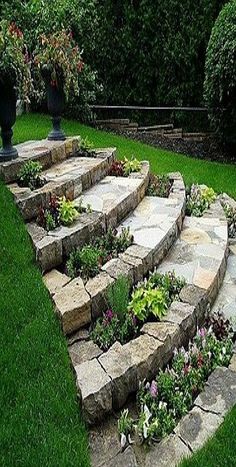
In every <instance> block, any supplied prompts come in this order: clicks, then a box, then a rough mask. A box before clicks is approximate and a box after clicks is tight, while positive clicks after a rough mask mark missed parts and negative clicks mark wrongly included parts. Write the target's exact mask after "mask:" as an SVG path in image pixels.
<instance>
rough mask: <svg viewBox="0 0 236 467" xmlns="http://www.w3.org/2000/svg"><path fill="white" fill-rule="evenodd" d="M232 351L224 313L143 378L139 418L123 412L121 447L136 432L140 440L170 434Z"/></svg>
mask: <svg viewBox="0 0 236 467" xmlns="http://www.w3.org/2000/svg"><path fill="white" fill-rule="evenodd" d="M232 353H233V332H232V329H231V326H230V323H229V321H228V320H224V318H223V316H222V315H221V314H218V315H214V316H212V317H211V318H210V319H209V321H208V323H207V327H203V328H201V329H199V330H198V332H197V334H196V336H195V337H194V339H193V341H192V342H190V344H189V347H188V350H185V349H184V348H183V347H182V348H181V349H180V350H177V349H175V351H174V356H173V359H172V362H171V365H170V366H168V367H167V368H166V369H165V370H164V371H163V370H160V371H159V373H158V374H157V377H156V379H154V380H153V381H151V382H146V381H144V382H143V383H141V385H140V389H139V391H138V394H137V406H138V411H139V414H138V419H137V420H134V419H133V420H132V419H131V417H130V415H129V412H128V411H127V410H126V411H124V412H122V414H121V417H120V420H119V423H118V430H119V434H120V437H121V444H122V447H125V445H126V444H127V443H129V442H130V440H131V435H132V434H134V433H136V434H137V436H138V439H139V440H140V441H141V442H148V443H150V442H151V441H160V440H161V439H162V438H163V437H164V436H166V435H168V434H170V433H171V432H172V431H173V429H174V427H175V426H176V424H177V423H178V421H179V420H180V418H181V417H182V416H183V415H185V414H186V413H187V412H188V411H189V410H190V409H191V407H192V406H193V402H194V400H195V398H196V397H197V395H198V394H199V392H200V391H202V390H203V388H204V384H205V382H206V381H207V379H208V377H209V375H210V374H211V373H212V371H213V370H214V369H215V368H216V367H217V366H228V365H229V362H230V359H231V357H232Z"/></svg>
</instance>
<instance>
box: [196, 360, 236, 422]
mask: <svg viewBox="0 0 236 467" xmlns="http://www.w3.org/2000/svg"><path fill="white" fill-rule="evenodd" d="M235 404H236V373H235V371H231V370H230V369H229V368H216V370H215V371H213V373H212V374H211V375H210V377H209V379H208V382H207V385H206V386H205V389H204V391H203V392H201V394H199V396H198V397H197V399H196V400H195V405H197V406H199V407H201V408H202V409H203V410H205V411H209V412H214V413H217V414H219V415H222V416H224V415H225V414H226V412H227V411H228V410H230V409H231V408H232V407H233V406H234V405H235Z"/></svg>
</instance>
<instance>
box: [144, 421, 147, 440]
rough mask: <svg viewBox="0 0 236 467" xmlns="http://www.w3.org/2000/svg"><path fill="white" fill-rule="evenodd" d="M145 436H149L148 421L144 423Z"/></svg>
mask: <svg viewBox="0 0 236 467" xmlns="http://www.w3.org/2000/svg"><path fill="white" fill-rule="evenodd" d="M143 437H144V439H147V437H148V425H147V424H146V423H144V424H143Z"/></svg>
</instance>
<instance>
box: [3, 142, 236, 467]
mask: <svg viewBox="0 0 236 467" xmlns="http://www.w3.org/2000/svg"><path fill="white" fill-rule="evenodd" d="M18 150H19V154H20V156H19V159H17V160H16V161H12V162H9V163H4V164H0V172H1V174H2V176H3V177H4V179H5V181H6V182H7V183H8V186H9V188H10V190H11V191H12V193H13V195H14V197H15V201H16V203H17V205H18V207H19V209H20V210H21V212H22V215H23V218H24V219H25V221H26V226H27V229H28V232H29V235H30V237H31V239H32V242H33V246H34V249H35V255H36V260H37V262H38V265H39V267H40V268H41V271H42V273H43V279H44V283H45V285H46V287H47V288H48V291H49V293H50V296H51V298H52V301H53V303H54V306H55V311H56V313H57V314H58V316H59V319H60V322H61V326H62V329H63V332H64V333H65V334H66V335H67V340H68V350H69V353H70V356H71V361H72V365H73V367H74V374H75V380H76V385H77V390H78V395H79V398H80V404H81V407H82V411H83V415H84V418H85V420H86V421H87V422H88V423H89V424H90V425H91V426H92V425H94V424H96V426H95V427H91V429H90V439H91V449H92V463H93V465H96V466H97V467H100V466H104V467H105V466H106V467H108V466H111V467H112V466H114V467H115V466H116V465H117V466H118V465H131V466H136V465H143V466H145V467H148V466H151V465H152V466H155V465H157V466H159V465H160V466H162V465H163V466H164V465H167V464H168V465H175V464H176V463H177V461H179V460H180V459H181V458H182V457H183V456H185V455H189V454H191V452H192V451H194V450H195V449H196V448H198V447H199V446H201V444H202V442H203V440H204V441H205V439H206V431H207V429H206V427H207V426H208V423H209V424H210V427H211V429H209V433H212V432H214V430H215V428H216V427H217V426H218V425H219V424H220V422H221V421H222V419H223V417H224V416H225V414H226V412H227V411H228V410H229V408H230V407H231V406H232V405H233V403H234V402H235V401H236V391H235V387H236V384H235V383H236V377H235V373H234V370H235V368H233V366H232V365H233V363H232V365H231V367H230V368H231V369H230V370H229V369H226V368H224V369H219V370H217V369H215V367H214V365H213V366H212V368H211V371H209V372H208V373H207V377H206V378H205V381H206V380H207V378H208V376H209V375H210V373H211V372H212V375H211V376H210V378H209V385H210V384H211V381H213V383H212V385H213V389H214V391H215V393H214V394H216V392H217V391H218V392H219V391H221V389H222V388H223V389H222V394H223V395H222V397H223V399H224V404H223V405H224V409H222V408H221V409H219V408H218V409H219V413H218V412H217V414H215V412H214V410H215V409H214V410H213V409H211V408H206V406H207V404H208V405H209V400H210V399H209V398H210V396H209V397H208V396H207V395H206V396H203V395H200V396H199V397H198V399H196V400H195V399H194V400H193V401H192V403H191V404H190V405H189V406H188V410H189V411H190V412H189V414H185V417H184V418H183V421H180V425H179V426H178V427H177V428H176V429H174V428H172V429H171V430H170V431H168V430H167V433H166V434H168V433H169V432H170V433H171V432H172V433H173V429H174V434H171V436H170V437H169V438H167V439H166V440H164V441H161V442H159V443H158V444H155V446H154V448H151V450H150V451H148V452H144V451H143V450H142V449H141V450H140V448H136V447H135V448H133V447H132V445H129V439H128V432H127V433H126V434H125V438H126V440H125V443H123V445H122V448H123V450H124V448H125V450H124V452H122V450H121V448H120V445H119V441H120V440H119V436H118V433H117V430H115V429H114V427H115V425H117V419H116V418H114V416H113V415H112V413H113V412H114V411H119V410H120V409H122V408H124V407H127V408H128V407H129V405H130V401H131V400H133V399H132V398H134V395H135V394H136V393H137V392H138V391H139V387H140V382H143V381H145V382H149V383H153V381H154V380H155V378H157V375H158V374H159V372H160V371H161V370H162V369H163V370H164V371H168V370H166V369H168V364H169V363H170V361H171V360H172V358H173V353H174V351H175V349H180V348H181V347H182V346H184V347H185V349H187V348H188V345H189V341H190V340H191V339H193V338H194V336H196V334H198V330H199V329H201V327H202V326H204V323H205V321H206V320H207V319H208V317H209V316H211V313H212V310H214V311H221V308H223V306H221V305H220V303H221V302H222V299H221V302H219V299H218V302H217V300H216V299H217V296H218V294H219V292H220V291H221V290H223V289H225V287H226V285H225V283H224V282H223V281H224V280H225V279H224V276H225V272H226V270H227V258H228V254H229V241H228V222H227V218H226V215H227V211H226V209H225V207H224V203H225V202H226V201H227V203H229V204H230V203H231V204H232V205H233V209H234V203H233V201H232V200H230V199H228V198H227V199H226V197H225V196H224V197H222V196H221V197H218V196H217V195H216V194H215V193H214V192H213V190H212V191H211V190H209V189H208V188H207V187H204V186H203V187H198V186H196V187H195V186H193V187H192V188H191V190H188V191H187V194H186V189H185V185H184V182H183V179H182V176H181V174H179V173H170V174H168V177H167V178H166V179H165V180H164V181H162V182H163V183H164V185H162V186H161V191H160V192H158V189H159V188H158V189H157V192H155V190H154V185H155V183H156V182H155V183H154V179H153V176H152V177H151V183H150V168H149V164H148V162H146V161H143V162H142V163H141V164H140V163H136V161H135V160H133V161H131V163H130V167H132V164H133V167H134V170H133V169H132V168H130V170H129V172H127V173H126V174H125V176H124V174H123V173H119V171H120V162H119V163H117V162H116V150H115V149H112V148H111V149H98V150H94V151H91V153H90V154H86V155H83V154H82V155H81V152H80V139H79V138H71V139H68V140H67V141H66V142H63V143H56V144H52V143H48V142H46V141H42V142H31V143H25V144H24V145H20V146H19V148H18ZM30 160H33V161H40V163H41V164H42V169H43V171H42V177H43V179H44V185H43V186H42V187H40V188H37V189H31V188H29V187H22V186H19V182H18V174H19V170H20V169H21V168H22V167H24V164H25V162H27V161H30ZM122 170H123V169H122ZM162 182H161V181H160V180H159V181H158V183H159V184H161V183H162ZM153 184H154V185H153ZM157 185H158V184H157ZM158 194H159V195H160V196H158ZM162 196H163V197H162ZM52 200H54V201H53V202H52ZM55 200H56V201H55ZM63 200H64V201H63ZM64 202H66V203H67V202H70V203H71V204H70V203H69V204H66V205H65V206H66V208H67V209H69V212H70V214H71V213H73V216H74V217H73V216H72V217H73V218H71V219H69V220H70V221H68V222H67V220H66V218H65V213H64V217H63V216H62V213H61V211H60V209H61V204H62V205H63V203H64ZM50 203H51V207H50V209H52V206H53V209H54V207H55V206H56V209H58V213H57V217H56V218H55V219H56V222H55V225H54V224H52V223H51V224H45V225H43V226H42V225H39V224H40V222H39V211H40V212H41V213H42V212H43V213H44V215H46V214H47V216H48V212H49V211H47V210H48V209H49V205H50ZM55 203H56V204H55ZM60 203H61V204H60ZM63 206H64V205H63ZM186 209H187V211H186ZM186 212H187V214H188V215H186ZM45 213H46V214H45ZM50 214H51V211H50ZM54 214H55V213H54ZM60 216H61V217H60ZM230 216H231V217H230V218H232V213H230ZM227 217H228V218H229V214H228V215H227ZM55 219H51V218H50V222H52V221H53V220H55ZM47 220H48V218H47ZM49 225H50V226H51V227H50V228H49V227H48V226H49ZM231 225H233V221H232V223H231ZM52 226H53V228H52ZM111 229H116V231H115V234H114V233H113V237H114V238H113V237H112V239H113V240H112V241H113V242H116V241H117V239H119V238H120V237H119V236H120V235H122V232H123V233H124V232H126V233H127V235H128V237H127V238H128V240H127V239H126V241H127V243H125V241H124V243H123V244H122V245H121V246H120V247H119V248H118V247H117V248H114V251H113V250H111V251H110V250H109V254H108V250H106V249H104V250H102V247H101V245H102V243H101V242H102V240H103V241H104V242H106V241H107V238H108V237H109V235H110V236H111V234H110V233H111ZM233 229H234V227H232V228H231V231H234V230H233ZM229 231H230V230H229ZM95 246H96V248H97V250H98V251H100V250H101V251H102V253H104V257H103V259H101V258H100V259H99V255H98V254H97V259H96V260H94V258H93V261H95V263H93V264H95V267H94V266H93V268H92V266H91V267H90V270H91V271H92V272H91V273H85V272H84V270H83V268H82V266H81V264H82V263H81V261H82V260H81V256H80V253H81V252H83V251H85V250H84V248H85V249H86V248H87V249H88V250H89V251H90V253H91V251H92V253H93V254H94V251H95V250H96V248H95ZM99 248H100V250H99ZM230 248H231V250H230V251H231V254H232V253H234V245H233V246H232V245H231V246H230ZM76 252H77V253H76ZM95 253H96V251H95ZM76 254H77V255H78V258H79V259H78V261H80V263H78V264H79V266H78V270H76V271H75V272H73V273H72V274H71V273H70V274H69V268H68V260H69V261H71V258H73V255H76ZM86 254H87V256H86V257H89V258H90V259H91V257H90V256H89V255H88V252H87V251H86ZM87 261H88V260H87ZM91 261H92V260H91ZM96 261H97V262H96ZM230 261H231V260H230ZM70 264H71V263H70ZM228 264H229V265H230V264H231V263H230V262H229V263H228ZM85 266H87V267H88V264H87V265H86V264H85ZM229 267H230V268H231V269H230V271H231V272H232V266H229ZM227 274H228V273H227ZM227 274H226V276H225V277H226V279H227V277H228V276H227ZM231 276H232V277H231V279H230V280H231V282H230V280H229V278H228V279H227V281H228V282H227V284H228V285H227V287H228V290H229V287H230V290H231V291H232V294H233V295H232V297H233V298H232V303H233V301H234V297H235V296H236V293H235V295H234V289H235V284H234V275H233V274H231ZM120 281H123V285H122V286H120V290H119V284H120ZM222 284H223V287H222ZM229 284H230V285H229ZM122 287H123V288H122ZM221 287H222V288H221ZM117 290H118V292H117ZM117 293H120V303H122V300H123V302H125V297H126V304H125V305H124V309H125V311H124V312H123V315H122V316H121V315H120V316H119V310H118V311H117V310H115V307H116V306H117V299H116V295H117ZM114 297H115V298H114ZM150 297H151V298H150ZM219 297H220V294H219ZM115 299H116V300H115ZM215 300H216V302H215ZM223 300H224V299H223ZM214 302H215V303H216V304H217V303H218V305H217V310H216V305H214ZM214 307H215V308H214ZM230 310H231V311H229V312H228V315H230V316H229V317H231V316H232V314H233V313H234V312H235V309H234V305H232V304H231V308H230ZM127 317H128V318H127ZM114 319H115V320H117V324H116V329H115V330H113V329H112V332H114V335H112V336H111V335H110V334H109V332H110V329H111V326H112V322H113V320H114ZM126 319H127V321H126ZM122 320H123V321H122ZM126 325H127V326H129V328H128V327H127V329H126V328H125V331H124V333H123V328H124V327H125V326H126ZM99 326H100V327H99ZM122 326H123V327H122ZM98 330H99V332H98ZM121 330H122V332H121ZM107 331H109V332H108V337H107V334H106V332H107ZM116 333H117V334H116ZM104 336H105V337H104ZM117 336H118V337H117ZM219 345H220V344H219ZM213 353H214V352H213ZM229 353H230V352H229ZM231 353H232V352H231ZM214 361H215V360H214ZM217 362H218V360H217ZM228 363H229V362H228ZM226 366H227V365H226ZM217 372H218V373H217ZM214 378H216V379H217V378H218V379H217V381H219V384H218V386H217V385H216V383H215V379H214ZM225 380H226V381H228V383H227V384H228V387H230V398H228V399H227V395H226V393H225V391H224V384H225V383H224V381H225ZM157 381H158V380H157ZM155 384H156V383H155ZM155 384H154V386H153V387H154V388H155V387H156V386H155ZM147 387H148V388H149V386H147ZM206 388H208V386H206ZM219 388H220V389H219ZM205 391H206V394H207V389H206V390H205ZM198 393H200V391H198ZM204 394H205V393H204ZM204 397H205V398H204ZM199 398H200V399H199ZM127 401H128V402H127ZM213 405H214V404H213ZM131 407H134V404H133V403H131ZM207 407H208V406H207ZM218 409H217V410H218ZM132 410H133V408H132ZM220 410H221V411H220ZM134 411H135V410H134ZM208 412H209V413H210V414H212V415H209V414H208V418H206V415H204V414H205V413H208ZM123 414H124V413H123ZM191 414H192V415H191ZM214 414H215V415H214ZM146 415H147V413H146ZM123 416H124V415H123ZM198 417H200V419H201V421H202V425H203V427H205V428H204V430H205V431H204V433H205V434H204V436H203V435H202V432H201V433H200V428H199V432H197V433H196V436H195V438H196V439H197V440H198V441H197V442H194V441H193V440H192V438H191V436H190V435H189V436H190V438H188V429H189V430H190V431H191V429H192V428H191V426H193V425H194V426H195V422H194V423H193V422H192V421H191V420H197V419H198ZM189 418H190V419H191V420H190V421H191V423H192V425H191V423H190V425H187V428H186V423H187V421H186V420H188V419H189ZM148 423H149V419H148V420H147V426H148V427H149V424H148ZM184 424H185V425H184ZM200 425H201V423H200ZM188 426H190V428H188ZM145 429H146V428H145ZM108 431H109V434H108ZM120 434H123V435H124V433H123V432H122V430H121V433H120ZM126 435H127V436H126ZM144 438H145V436H144ZM153 438H155V436H153ZM195 438H194V439H195ZM122 439H123V438H122V436H121V441H122ZM158 441H160V439H158ZM165 444H166V446H167V447H168V449H167V448H165ZM167 451H168V452H169V453H172V454H171V455H170V454H168V455H167V454H166V452H167ZM171 462H172V463H171Z"/></svg>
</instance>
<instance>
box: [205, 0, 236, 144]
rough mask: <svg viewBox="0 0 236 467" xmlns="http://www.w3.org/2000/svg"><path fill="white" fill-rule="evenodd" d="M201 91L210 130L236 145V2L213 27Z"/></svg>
mask: <svg viewBox="0 0 236 467" xmlns="http://www.w3.org/2000/svg"><path fill="white" fill-rule="evenodd" d="M204 87H205V98H206V102H207V105H208V107H209V110H210V118H211V122H212V125H213V128H214V129H215V130H216V131H217V132H218V134H219V135H220V137H221V138H222V139H223V140H224V141H225V142H227V143H234V145H236V0H232V1H230V2H229V3H228V4H227V5H226V6H225V7H224V8H223V10H222V11H221V13H220V15H219V17H218V19H217V21H216V23H215V26H214V27H213V30H212V34H211V38H210V41H209V45H208V49H207V55H206V77H205V84H204Z"/></svg>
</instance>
